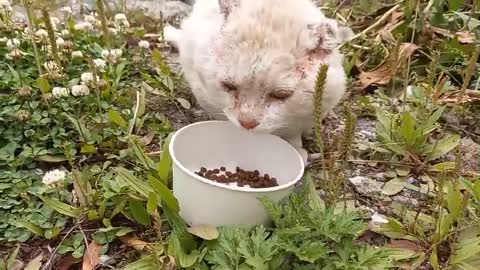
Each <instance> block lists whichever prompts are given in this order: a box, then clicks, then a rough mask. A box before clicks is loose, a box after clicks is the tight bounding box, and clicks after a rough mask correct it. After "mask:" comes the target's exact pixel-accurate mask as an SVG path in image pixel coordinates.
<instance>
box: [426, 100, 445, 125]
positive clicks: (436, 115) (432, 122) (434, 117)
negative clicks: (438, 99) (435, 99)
mask: <svg viewBox="0 0 480 270" xmlns="http://www.w3.org/2000/svg"><path fill="white" fill-rule="evenodd" d="M446 108H447V106H442V107H440V108H439V109H438V110H436V111H435V112H434V113H433V114H432V115H431V116H430V117H429V118H428V119H427V120H426V121H425V122H424V123H423V124H422V127H423V129H422V130H425V129H430V128H431V127H433V126H435V125H436V123H437V122H438V119H440V117H442V114H443V112H444V111H445V109H446Z"/></svg>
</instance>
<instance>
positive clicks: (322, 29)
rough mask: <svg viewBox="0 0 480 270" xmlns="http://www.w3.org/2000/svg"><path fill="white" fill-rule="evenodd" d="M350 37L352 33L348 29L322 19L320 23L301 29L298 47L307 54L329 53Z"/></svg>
mask: <svg viewBox="0 0 480 270" xmlns="http://www.w3.org/2000/svg"><path fill="white" fill-rule="evenodd" d="M352 37H353V31H352V30H351V29H350V28H349V27H347V26H340V25H338V23H337V21H336V20H333V19H328V18H323V19H322V21H320V22H318V23H314V24H308V25H307V26H306V27H305V28H304V29H303V31H302V32H301V33H300V36H299V40H298V43H299V44H298V45H299V47H301V48H302V49H305V50H306V51H309V52H314V51H318V50H327V51H329V50H333V49H335V48H336V47H337V46H338V45H339V44H340V43H342V42H345V41H348V40H350V39H351V38H352Z"/></svg>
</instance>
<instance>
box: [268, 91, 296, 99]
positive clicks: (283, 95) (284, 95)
mask: <svg viewBox="0 0 480 270" xmlns="http://www.w3.org/2000/svg"><path fill="white" fill-rule="evenodd" d="M292 95H293V91H292V90H277V91H274V92H271V93H270V94H268V96H269V97H270V98H273V99H276V100H286V99H288V98H289V97H291V96H292Z"/></svg>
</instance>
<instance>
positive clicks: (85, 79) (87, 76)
mask: <svg viewBox="0 0 480 270" xmlns="http://www.w3.org/2000/svg"><path fill="white" fill-rule="evenodd" d="M80 80H81V81H82V83H83V84H89V83H91V82H93V73H92V72H85V73H82V75H81V76H80Z"/></svg>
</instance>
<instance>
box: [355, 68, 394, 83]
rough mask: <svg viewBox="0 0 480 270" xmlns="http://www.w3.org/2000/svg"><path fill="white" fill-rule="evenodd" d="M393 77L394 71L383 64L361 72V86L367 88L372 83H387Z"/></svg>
mask: <svg viewBox="0 0 480 270" xmlns="http://www.w3.org/2000/svg"><path fill="white" fill-rule="evenodd" d="M392 77H393V72H392V70H391V69H390V68H388V67H387V66H381V67H379V68H378V69H376V70H373V71H369V72H363V71H362V72H361V73H360V75H359V77H358V79H359V81H360V84H361V88H366V87H368V86H370V85H372V84H387V83H388V82H390V80H391V79H392Z"/></svg>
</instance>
